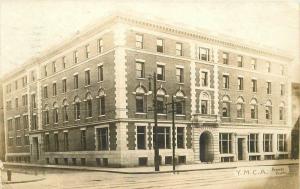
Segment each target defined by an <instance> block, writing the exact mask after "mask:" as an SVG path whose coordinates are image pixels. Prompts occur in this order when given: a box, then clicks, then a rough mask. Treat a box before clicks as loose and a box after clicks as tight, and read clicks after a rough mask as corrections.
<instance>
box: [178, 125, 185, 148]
mask: <svg viewBox="0 0 300 189" xmlns="http://www.w3.org/2000/svg"><path fill="white" fill-rule="evenodd" d="M176 139H177V140H176V141H177V148H184V127H177V138H176Z"/></svg>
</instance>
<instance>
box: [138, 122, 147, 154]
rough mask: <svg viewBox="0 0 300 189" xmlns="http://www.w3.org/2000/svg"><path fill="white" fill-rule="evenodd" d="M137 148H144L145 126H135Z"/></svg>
mask: <svg viewBox="0 0 300 189" xmlns="http://www.w3.org/2000/svg"><path fill="white" fill-rule="evenodd" d="M136 130H137V149H146V127H145V126H137V127H136Z"/></svg>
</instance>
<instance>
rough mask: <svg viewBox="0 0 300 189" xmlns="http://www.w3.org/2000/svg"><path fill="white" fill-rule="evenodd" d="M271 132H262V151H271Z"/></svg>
mask: <svg viewBox="0 0 300 189" xmlns="http://www.w3.org/2000/svg"><path fill="white" fill-rule="evenodd" d="M272 143H273V142H272V134H264V146H263V147H264V152H272V151H273V149H272Z"/></svg>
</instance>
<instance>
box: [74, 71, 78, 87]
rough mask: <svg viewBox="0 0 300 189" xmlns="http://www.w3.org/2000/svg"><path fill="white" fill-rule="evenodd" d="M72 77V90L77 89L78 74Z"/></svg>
mask: <svg viewBox="0 0 300 189" xmlns="http://www.w3.org/2000/svg"><path fill="white" fill-rule="evenodd" d="M73 77H74V89H78V74H75V75H74V76H73Z"/></svg>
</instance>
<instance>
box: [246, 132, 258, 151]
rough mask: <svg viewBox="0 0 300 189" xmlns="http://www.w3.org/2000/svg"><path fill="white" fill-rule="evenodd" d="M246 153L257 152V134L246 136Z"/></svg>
mask: <svg viewBox="0 0 300 189" xmlns="http://www.w3.org/2000/svg"><path fill="white" fill-rule="evenodd" d="M248 152H249V153H257V152H258V134H249V135H248Z"/></svg>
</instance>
